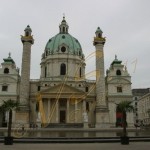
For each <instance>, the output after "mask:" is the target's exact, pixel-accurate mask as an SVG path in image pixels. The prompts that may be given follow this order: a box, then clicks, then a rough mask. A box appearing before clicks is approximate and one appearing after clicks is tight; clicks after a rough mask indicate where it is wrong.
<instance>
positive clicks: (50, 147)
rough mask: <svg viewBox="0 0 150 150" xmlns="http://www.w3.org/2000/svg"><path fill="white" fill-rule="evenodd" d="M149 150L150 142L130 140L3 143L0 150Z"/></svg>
mask: <svg viewBox="0 0 150 150" xmlns="http://www.w3.org/2000/svg"><path fill="white" fill-rule="evenodd" d="M41 149H43V150H116V149H117V150H149V149H150V142H130V144H129V145H121V144H120V143H92V144H91V143H90V144H88V143H86V144H59V143H55V144H17V143H14V145H4V144H2V143H0V150H41Z"/></svg>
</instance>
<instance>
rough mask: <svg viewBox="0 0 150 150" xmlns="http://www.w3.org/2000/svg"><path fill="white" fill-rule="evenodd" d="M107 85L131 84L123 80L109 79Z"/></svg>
mask: <svg viewBox="0 0 150 150" xmlns="http://www.w3.org/2000/svg"><path fill="white" fill-rule="evenodd" d="M107 83H108V84H131V81H129V80H128V79H125V78H111V79H110V80H108V81H107Z"/></svg>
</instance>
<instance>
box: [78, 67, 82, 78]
mask: <svg viewBox="0 0 150 150" xmlns="http://www.w3.org/2000/svg"><path fill="white" fill-rule="evenodd" d="M79 75H80V78H81V77H82V69H81V67H80V72H79Z"/></svg>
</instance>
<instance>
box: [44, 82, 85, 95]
mask: <svg viewBox="0 0 150 150" xmlns="http://www.w3.org/2000/svg"><path fill="white" fill-rule="evenodd" d="M41 93H43V94H44V93H45V94H46V93H47V94H48V93H49V94H50V93H56V94H58V93H64V94H67V93H68V94H83V93H85V92H83V91H81V90H79V89H77V88H75V87H71V86H69V85H66V84H59V85H56V86H53V87H50V88H48V89H45V90H41Z"/></svg>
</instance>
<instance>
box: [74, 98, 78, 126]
mask: <svg viewBox="0 0 150 150" xmlns="http://www.w3.org/2000/svg"><path fill="white" fill-rule="evenodd" d="M77 109H78V101H77V99H76V100H75V112H74V113H75V123H77Z"/></svg>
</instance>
